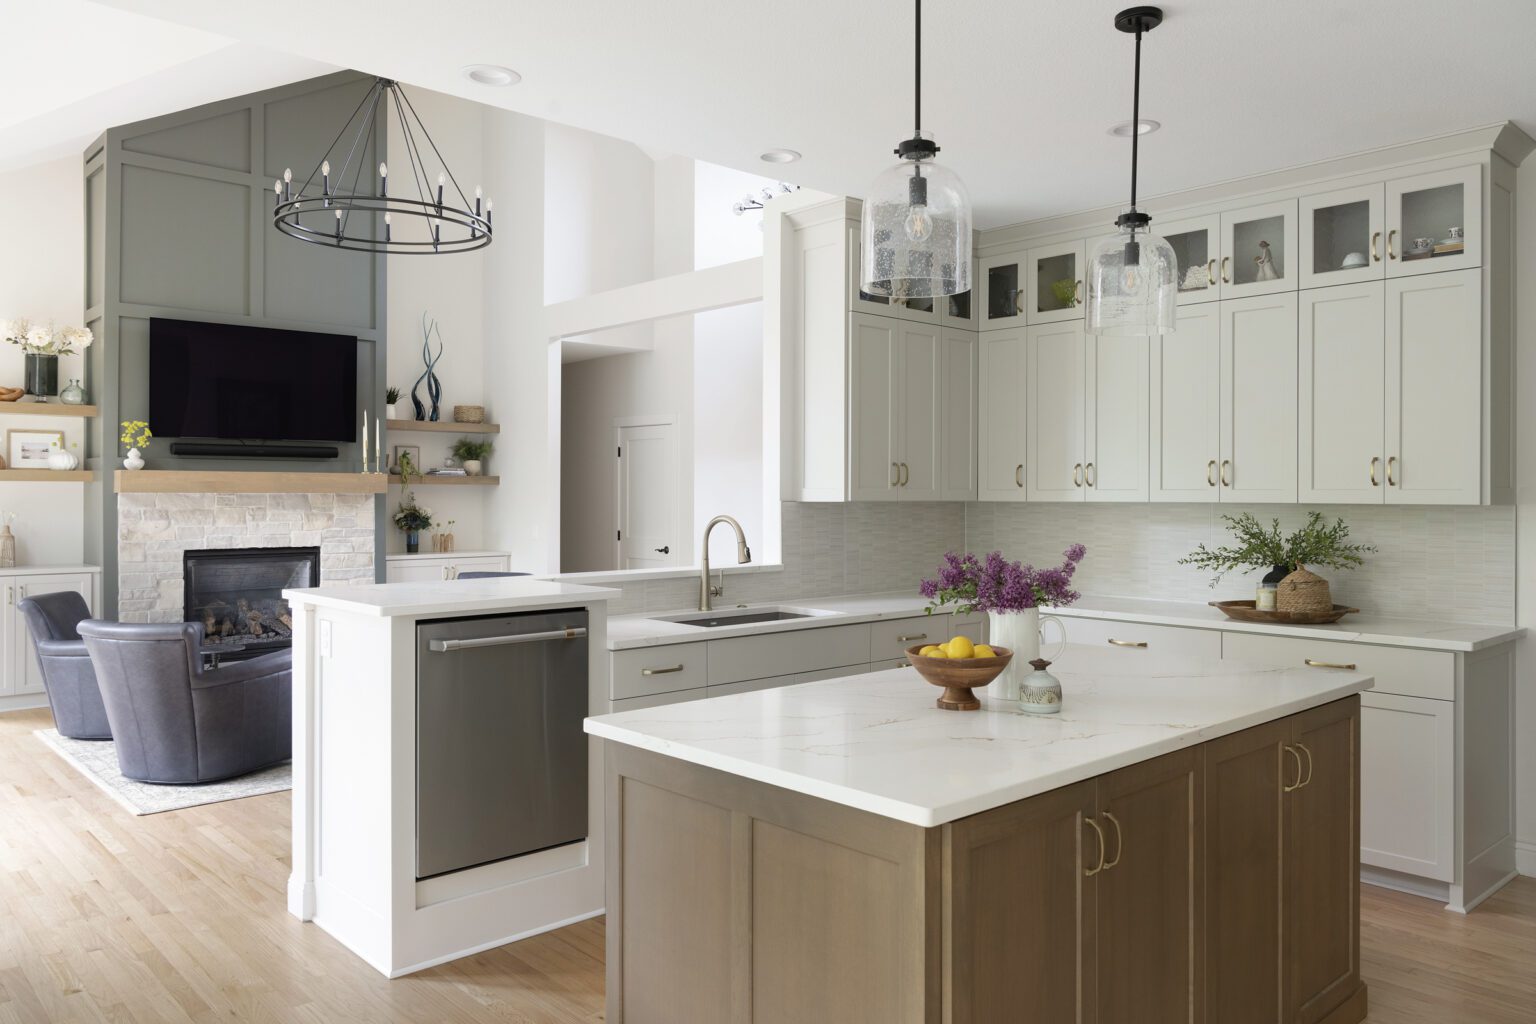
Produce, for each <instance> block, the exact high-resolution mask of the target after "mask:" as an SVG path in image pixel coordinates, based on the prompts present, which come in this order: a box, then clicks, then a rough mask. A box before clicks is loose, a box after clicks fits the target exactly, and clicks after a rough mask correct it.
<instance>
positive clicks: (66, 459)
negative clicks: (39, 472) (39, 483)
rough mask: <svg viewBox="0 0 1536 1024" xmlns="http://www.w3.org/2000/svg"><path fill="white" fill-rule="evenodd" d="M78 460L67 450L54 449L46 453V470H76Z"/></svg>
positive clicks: (78, 464)
mask: <svg viewBox="0 0 1536 1024" xmlns="http://www.w3.org/2000/svg"><path fill="white" fill-rule="evenodd" d="M79 466H80V460H79V459H78V458H76V457H75V453H74V452H72V451H70V450H69V449H67V448H56V449H54V450H53V451H51V452H49V453H48V468H49V469H55V470H66V471H67V470H71V469H78V468H79Z"/></svg>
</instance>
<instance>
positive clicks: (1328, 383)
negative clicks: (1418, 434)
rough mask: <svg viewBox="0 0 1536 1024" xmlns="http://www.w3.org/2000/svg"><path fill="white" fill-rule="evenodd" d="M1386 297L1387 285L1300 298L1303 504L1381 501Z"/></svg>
mask: <svg viewBox="0 0 1536 1024" xmlns="http://www.w3.org/2000/svg"><path fill="white" fill-rule="evenodd" d="M1385 296H1386V283H1385V282H1383V281H1368V282H1365V283H1363V284H1351V285H1345V286H1343V287H1339V288H1317V289H1307V290H1305V291H1303V292H1302V293H1301V295H1300V305H1301V311H1300V317H1299V344H1298V346H1297V354H1298V365H1299V371H1300V372H1299V379H1300V381H1301V388H1300V393H1299V398H1300V411H1299V416H1298V422H1299V425H1300V441H1299V444H1298V445H1297V452H1298V456H1299V466H1300V468H1299V476H1300V479H1299V481H1298V490H1299V492H1300V497H1301V500H1302V501H1305V502H1327V503H1332V504H1376V505H1379V504H1381V503H1382V501H1383V500H1384V499H1383V498H1382V493H1383V491H1384V489H1385V484H1386V477H1387V474H1386V465H1385V463H1386V458H1387V456H1386V451H1385V444H1386V442H1385V440H1384V437H1385V431H1386V414H1385V408H1386V407H1385V402H1386V387H1385V383H1384V381H1385V375H1386V366H1387V363H1386V359H1387V355H1386V329H1385V324H1386V300H1385ZM1447 425H1449V423H1447Z"/></svg>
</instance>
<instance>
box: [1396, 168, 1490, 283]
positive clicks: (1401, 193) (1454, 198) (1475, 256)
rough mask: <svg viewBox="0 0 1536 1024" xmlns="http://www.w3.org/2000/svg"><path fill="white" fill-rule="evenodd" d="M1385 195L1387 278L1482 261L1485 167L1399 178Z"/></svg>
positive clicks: (1478, 263) (1458, 267)
mask: <svg viewBox="0 0 1536 1024" xmlns="http://www.w3.org/2000/svg"><path fill="white" fill-rule="evenodd" d="M1386 193H1387V195H1386V207H1387V220H1386V230H1387V254H1386V255H1387V276H1388V277H1407V276H1410V275H1414V274H1434V273H1438V272H1440V271H1444V270H1461V269H1463V268H1466V267H1477V266H1481V265H1482V253H1483V234H1482V221H1483V169H1482V168H1481V167H1478V166H1474V167H1458V168H1454V169H1452V170H1449V171H1434V172H1432V173H1429V174H1418V175H1414V176H1413V177H1411V178H1398V179H1396V180H1395V181H1389V182H1387V186H1386Z"/></svg>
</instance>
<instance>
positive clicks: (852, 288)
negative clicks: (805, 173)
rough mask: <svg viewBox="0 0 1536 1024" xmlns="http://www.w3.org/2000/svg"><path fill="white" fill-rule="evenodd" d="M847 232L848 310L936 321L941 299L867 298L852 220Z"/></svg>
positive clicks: (869, 296) (856, 236)
mask: <svg viewBox="0 0 1536 1024" xmlns="http://www.w3.org/2000/svg"><path fill="white" fill-rule="evenodd" d="M847 231H848V309H849V310H850V311H852V312H854V313H874V314H875V315H877V316H893V317H897V318H899V319H902V320H917V321H922V322H926V323H935V322H937V321H938V318H939V314H938V303H941V302H943V301H944V300H942V299H934V298H931V297H923V298H909V299H903V298H889V297H887V296H884V295H871V294H870V293H869V292H866V291H865V290H864V289H863V287H862V282H861V281H860V277H861V272H860V267H859V260H860V258H861V257H860V245H859V223H858V221H857V220H855V221H854V222H853V223H852V224H851V225H849V226H848V228H847Z"/></svg>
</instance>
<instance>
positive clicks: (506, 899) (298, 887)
mask: <svg viewBox="0 0 1536 1024" xmlns="http://www.w3.org/2000/svg"><path fill="white" fill-rule="evenodd" d="M616 593H617V592H616V591H613V590H603V589H599V588H594V587H581V586H572V585H569V584H560V583H550V582H544V581H537V580H527V579H521V578H512V579H487V580H456V581H453V582H448V583H391V584H378V585H373V586H364V587H329V588H327V587H319V588H313V589H308V590H290V591H286V592H285V593H284V596H285V597H286V598H287V599H288V600H289V602H290V603H291V604H292V606H293V609H294V631H293V699H294V712H293V874H292V876H291V877H290V879H289V883H288V909H289V911H290V912H291V913H292V914H293V915H294V916H296V917H298V918H299V919H300V920H304V921H313V922H314V923H315V924H318V925H319V926H320V927H321V928H324V929H325V930H326V931H327V932H329V933H330V934H331V935H333V936H334V937H335V938H336V939H337V940H339V941H340V942H341V943H342V944H343V945H345V946H346V947H347V948H349V949H351V950H352V951H353V952H355V953H356V954H357V955H358V956H360V957H362V958H363V959H364V960H365V961H367V962H368V963H369V964H371V965H372V966H373V967H375V968H376V969H377V970H379V971H380V972H381V973H383V974H385V975H386V976H388V977H391V978H394V977H399V976H400V975H403V974H409V973H411V972H413V971H418V970H421V969H423V968H426V967H431V966H433V965H434V964H439V963H443V962H445V961H448V960H453V959H457V958H458V957H461V956H467V955H469V954H471V953H475V952H478V951H480V950H483V949H489V948H491V947H493V946H499V945H502V944H504V943H507V942H511V941H514V940H516V939H519V938H523V937H525V936H528V935H534V934H537V933H539V932H542V931H548V930H550V929H552V928H558V927H560V926H562V925H566V924H570V923H572V922H575V921H580V920H583V919H585V918H588V917H593V916H595V915H597V914H600V913H602V910H603V815H602V759H601V751H600V750H599V749H598V744H597V743H595V742H589V744H588V747H589V749H588V753H587V822H588V825H587V839H586V841H585V842H574V843H568V844H566V845H563V846H558V847H555V848H553V849H547V850H542V851H539V852H537V853H531V854H528V855H525V856H521V857H515V858H511V859H507V860H501V861H497V862H495V863H490V864H485V865H482V866H479V867H471V868H466V869H464V870H461V871H455V872H453V873H451V874H444V875H440V876H438V877H433V878H427V879H424V880H420V881H418V879H417V870H416V865H417V861H416V771H417V761H416V707H417V704H416V700H417V694H416V682H417V680H416V626H417V623H418V622H422V621H426V620H434V619H451V618H456V617H461V616H480V615H495V614H499V613H503V612H510V613H514V614H517V613H523V612H532V611H538V610H540V609H577V608H579V609H584V610H586V612H587V631H588V635H587V638H586V641H585V642H586V645H587V661H588V669H587V672H588V677H587V682H588V693H587V706H588V709H589V713H596V712H599V711H601V710H603V709H604V708H606V706H607V692H608V681H607V680H608V677H607V672H608V668H607V666H608V658H607V652H606V650H605V643H606V628H607V616H606V613H605V612H606V607H607V604H606V603H607V601H608V599H609V598H611V597H613V596H615V595H616ZM487 811H488V812H493V811H494V809H491V808H488V809H487Z"/></svg>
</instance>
